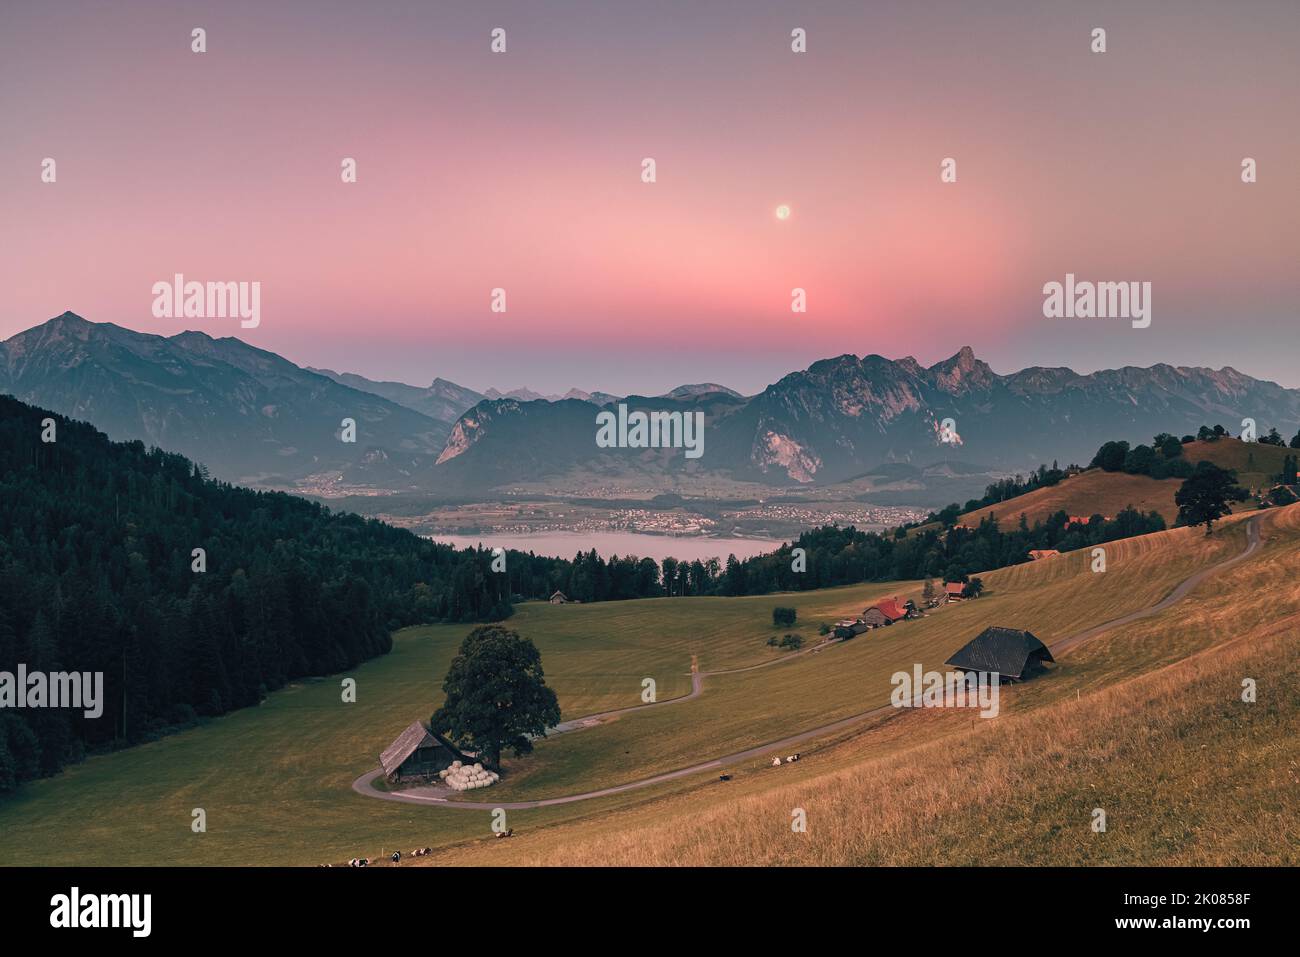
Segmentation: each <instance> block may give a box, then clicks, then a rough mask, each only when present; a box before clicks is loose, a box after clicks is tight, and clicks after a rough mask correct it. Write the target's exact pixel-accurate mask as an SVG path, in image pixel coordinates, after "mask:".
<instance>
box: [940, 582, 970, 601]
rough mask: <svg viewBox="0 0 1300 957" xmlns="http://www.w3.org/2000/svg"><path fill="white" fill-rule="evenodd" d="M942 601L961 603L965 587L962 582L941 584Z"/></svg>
mask: <svg viewBox="0 0 1300 957" xmlns="http://www.w3.org/2000/svg"><path fill="white" fill-rule="evenodd" d="M943 596H944V597H943V600H944V601H961V600H963V599H964V598H965V597H966V585H965V584H964V583H963V582H944V583H943Z"/></svg>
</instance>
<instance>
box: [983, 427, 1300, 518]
mask: <svg viewBox="0 0 1300 957" xmlns="http://www.w3.org/2000/svg"><path fill="white" fill-rule="evenodd" d="M1289 452H1290V450H1289V449H1280V448H1277V447H1276V446H1272V445H1260V444H1259V443H1258V442H1242V441H1241V440H1240V439H1220V440H1218V441H1217V442H1190V443H1188V444H1187V445H1185V446H1183V456H1184V457H1185V458H1186V459H1187V460H1188V461H1189V462H1201V461H1206V462H1213V463H1214V464H1215V465H1218V466H1219V467H1220V468H1225V469H1234V470H1235V471H1236V472H1237V479H1238V481H1239V482H1240V483H1241V484H1242V485H1244V486H1246V487H1248V488H1257V487H1260V486H1267V485H1269V484H1271V482H1272V479H1271V477H1272V476H1273V475H1274V474H1276V473H1277V472H1279V471H1281V469H1282V460H1283V459H1284V458H1285V457H1286V455H1287V454H1288V453H1289ZM1182 484H1183V483H1182V480H1181V479H1161V480H1159V481H1157V480H1156V479H1153V478H1149V477H1147V476H1145V475H1128V474H1126V473H1124V472H1102V471H1100V470H1098V469H1093V470H1090V471H1087V472H1083V473H1081V474H1079V475H1074V476H1071V477H1070V478H1067V479H1065V480H1063V481H1062V482H1060V483H1059V484H1057V485H1053V486H1052V487H1050V488H1040V489H1035V490H1034V491H1032V492H1029V493H1027V494H1025V495H1021V496H1019V497H1017V498H1013V499H1009V500H1008V501H1005V502H998V503H997V504H996V505H988V506H985V507H984V508H981V509H976V510H975V511H973V512H967V513H966V514H965V515H963V516H962V517H961V519H960V520H959V521H961V522H962V523H963V524H966V525H978V524H979V522H980V520H981V519H983V518H984V517H985V516H988V515H992V516H994V517H996V518H997V520H998V524H1000V525H1002V526H1004V527H1005V526H1008V525H1013V524H1015V523H1016V522H1018V521H1020V516H1021V515H1022V514H1023V515H1024V516H1025V519H1026V521H1028V522H1029V524H1030V525H1033V524H1034V522H1037V521H1042V520H1043V519H1046V518H1047V517H1048V516H1049V515H1052V514H1054V513H1056V512H1059V511H1064V512H1066V514H1069V515H1084V516H1088V517H1091V516H1093V515H1096V514H1100V515H1107V516H1111V517H1114V516H1115V514H1116V513H1118V512H1120V511H1122V510H1123V509H1124V508H1125V507H1126V506H1129V505H1132V506H1133V507H1134V508H1136V509H1137V510H1138V511H1140V512H1159V513H1160V514H1161V515H1162V516H1163V517H1164V520H1165V521H1166V522H1168V523H1169V524H1170V525H1172V524H1173V523H1174V520H1175V519H1176V518H1177V517H1178V506H1177V505H1175V504H1174V495H1175V493H1177V491H1178V488H1179V486H1181V485H1182ZM1240 508H1241V506H1238V509H1240Z"/></svg>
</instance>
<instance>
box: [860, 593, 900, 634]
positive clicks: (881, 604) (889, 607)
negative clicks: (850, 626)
mask: <svg viewBox="0 0 1300 957" xmlns="http://www.w3.org/2000/svg"><path fill="white" fill-rule="evenodd" d="M907 615H908V609H907V607H906V605H904V604H903V603H902V602H901V601H900V600H899V599H898V598H886V599H883V600H882V601H878V602H876V603H875V604H874V605H872V606H871V607H870V608H868V609H867V610H866V611H864V612H863V613H862V618H861V619H860V620H861V621H864V622H866V623H867V624H868V625H871V626H872V627H878V626H880V625H892V624H893V623H894V622H896V621H902V620H903V619H904V618H906V617H907Z"/></svg>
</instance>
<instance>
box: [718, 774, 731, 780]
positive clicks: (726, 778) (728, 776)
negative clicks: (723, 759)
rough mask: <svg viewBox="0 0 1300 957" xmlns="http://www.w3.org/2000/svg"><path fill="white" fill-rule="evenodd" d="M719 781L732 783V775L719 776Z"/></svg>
mask: <svg viewBox="0 0 1300 957" xmlns="http://www.w3.org/2000/svg"><path fill="white" fill-rule="evenodd" d="M718 780H719V781H730V780H731V775H730V774H719V775H718Z"/></svg>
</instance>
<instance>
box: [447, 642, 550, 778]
mask: <svg viewBox="0 0 1300 957" xmlns="http://www.w3.org/2000/svg"><path fill="white" fill-rule="evenodd" d="M442 690H443V691H444V692H446V694H447V700H446V702H445V703H444V704H443V706H442V707H441V708H439V709H438V710H437V712H435V713H434V715H433V718H432V719H431V722H430V723H431V724H432V726H433V729H434V730H435V731H438V732H440V733H443V734H446V735H447V736H448V737H450V738H452V739H453V740H454V741H456V743H457V744H458V745H459V746H460V747H462V748H465V749H467V750H473V751H478V753H479V755H480V758H481V759H482V760H483V762H484V763H485V764H488V765H491V766H493V767H499V766H500V764H501V753H502V751H503V750H504V749H506V748H510V749H512V750H513V751H514V753H515V756H516V757H517V756H519V755H521V754H527V753H528V752H530V751H532V750H533V743H532V739H531V736H534V735H541V736H543V737H545V735H546V729H547V728H549V727H551V726H553V725H555V724H557V723H558V722H559V720H560V705H559V703H558V702H557V701H556V698H555V692H554V691H552V690H551V689H550V688H548V687H547V686H546V680H545V676H544V674H543V673H542V656H541V654H539V653H538V651H537V646H536V645H534V644H533V643H532V642H531V641H529V640H528V639H527V638H524V637H522V636H520V635H519V634H518V633H517V632H514V631H510V630H509V629H506V628H503V627H501V626H500V625H484V626H482V627H479V628H475V629H474V630H473V631H471V632H470V633H469V634H468V635H467V636H466V637H465V640H464V641H463V642H461V645H460V651H459V653H457V655H456V658H455V659H454V660H453V661H452V663H451V668H450V669H449V670H448V671H447V680H446V681H444V682H443V685H442Z"/></svg>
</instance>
